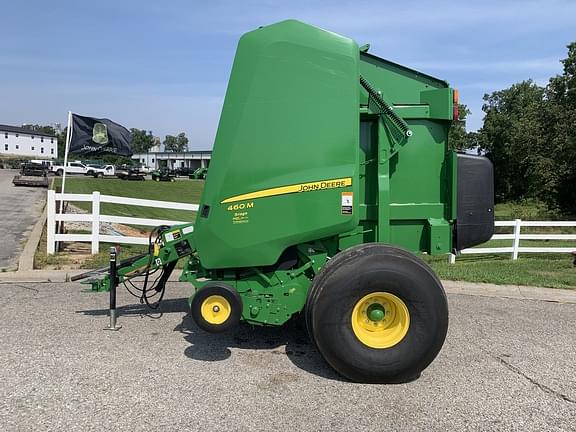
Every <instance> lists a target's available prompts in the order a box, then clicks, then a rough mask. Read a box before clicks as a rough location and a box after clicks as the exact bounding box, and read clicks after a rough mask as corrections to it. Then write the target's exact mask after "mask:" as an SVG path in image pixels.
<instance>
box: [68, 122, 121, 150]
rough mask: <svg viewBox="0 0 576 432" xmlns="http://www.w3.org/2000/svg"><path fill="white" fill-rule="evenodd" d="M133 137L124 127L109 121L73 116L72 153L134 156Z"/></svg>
mask: <svg viewBox="0 0 576 432" xmlns="http://www.w3.org/2000/svg"><path fill="white" fill-rule="evenodd" d="M131 144H132V135H131V134H130V132H129V131H128V129H126V128H125V127H124V126H120V125H119V124H118V123H114V122H113V121H111V120H108V119H97V118H93V117H84V116H79V115H77V114H72V138H71V139H70V153H75V154H90V155H94V156H97V155H101V154H107V153H108V154H110V153H111V154H116V155H122V156H132V148H131Z"/></svg>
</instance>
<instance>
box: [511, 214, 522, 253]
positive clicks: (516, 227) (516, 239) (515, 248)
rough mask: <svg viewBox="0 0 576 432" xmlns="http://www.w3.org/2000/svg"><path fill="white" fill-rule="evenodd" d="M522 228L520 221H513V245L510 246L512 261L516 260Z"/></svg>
mask: <svg viewBox="0 0 576 432" xmlns="http://www.w3.org/2000/svg"><path fill="white" fill-rule="evenodd" d="M521 227H522V220H521V219H515V220H514V243H513V244H512V259H513V260H517V259H518V248H519V247H520V228H521Z"/></svg>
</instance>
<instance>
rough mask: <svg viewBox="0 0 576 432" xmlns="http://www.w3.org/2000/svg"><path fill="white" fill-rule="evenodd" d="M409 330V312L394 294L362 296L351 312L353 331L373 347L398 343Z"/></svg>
mask: <svg viewBox="0 0 576 432" xmlns="http://www.w3.org/2000/svg"><path fill="white" fill-rule="evenodd" d="M409 327H410V312H408V308H407V307H406V304H405V303H404V302H403V301H402V300H401V299H400V298H398V297H396V296H395V295H394V294H390V293H387V292H373V293H370V294H367V295H365V296H364V297H362V298H361V299H360V300H359V301H358V302H357V303H356V305H355V306H354V309H353V310H352V330H353V331H354V334H355V335H356V337H357V338H358V340H359V341H360V342H362V343H363V344H364V345H366V346H369V347H370V348H376V349H383V348H390V347H393V346H394V345H396V344H398V343H399V342H400V341H401V340H402V339H404V336H406V333H408V328H409Z"/></svg>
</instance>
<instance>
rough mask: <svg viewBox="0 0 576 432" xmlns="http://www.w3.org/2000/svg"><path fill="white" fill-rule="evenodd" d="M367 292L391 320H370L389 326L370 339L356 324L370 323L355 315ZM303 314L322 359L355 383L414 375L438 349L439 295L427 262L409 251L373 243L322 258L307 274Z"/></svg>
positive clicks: (444, 321)
mask: <svg viewBox="0 0 576 432" xmlns="http://www.w3.org/2000/svg"><path fill="white" fill-rule="evenodd" d="M365 299H368V300H365ZM370 299H379V300H378V301H379V302H381V304H384V305H386V307H383V310H385V313H383V314H382V316H386V317H391V318H388V319H392V320H393V322H392V324H394V325H393V326H390V325H389V324H386V321H385V320H384V319H383V318H381V319H382V320H383V321H382V323H379V324H376V326H378V325H383V326H384V327H386V326H388V327H387V329H385V330H384V331H385V332H388V333H377V335H386V337H384V336H377V337H376V339H374V334H375V333H374V332H373V331H371V329H374V327H370V330H368V331H366V330H365V329H363V327H365V326H371V325H373V324H374V322H372V321H368V320H366V321H364V320H363V319H364V318H365V317H364V316H363V315H361V312H362V310H364V311H365V310H366V308H365V305H366V304H367V303H365V301H376V300H370ZM368 310H369V308H368ZM362 313H365V312H362ZM305 314H306V321H307V328H308V331H309V333H310V335H311V339H312V340H313V341H314V343H315V345H316V347H317V349H318V351H319V352H320V353H321V354H322V356H323V357H324V359H325V360H326V362H327V363H328V364H330V365H331V366H332V367H333V368H334V369H335V370H336V371H337V372H339V373H340V374H341V375H343V376H345V377H346V378H348V379H350V380H352V381H356V382H365V383H401V382H407V381H410V380H412V379H414V378H417V377H418V376H419V375H420V373H421V372H422V371H423V370H424V369H425V368H426V367H427V366H428V365H429V364H430V363H431V362H432V361H433V360H434V358H436V356H437V355H438V353H439V352H440V349H441V348H442V345H443V343H444V340H445V338H446V333H447V330H448V303H447V299H446V294H445V293H444V289H443V288H442V284H441V283H440V281H439V280H438V278H437V277H436V275H435V274H434V272H433V271H432V270H431V269H430V267H428V265H427V264H426V263H424V262H423V261H422V260H420V259H419V258H418V257H416V256H414V255H413V254H411V253H410V252H407V251H405V250H403V249H400V248H397V247H393V246H388V245H383V244H378V243H370V244H363V245H359V246H355V247H352V248H349V249H346V250H344V251H342V252H340V253H339V254H337V255H336V256H334V257H333V258H332V259H331V260H330V261H328V263H327V264H326V265H325V266H324V267H323V268H322V270H321V271H320V274H318V276H317V277H316V278H315V279H314V281H313V284H312V287H311V288H310V291H309V296H308V301H307V304H306V311H305ZM366 317H367V316H366ZM396 317H398V319H397V318H396ZM402 317H404V321H402ZM360 318H362V320H360ZM353 321H354V323H353ZM364 322H366V323H367V324H364ZM366 328H368V327H366ZM378 338H380V339H378ZM374 341H376V342H374ZM374 344H375V345H374Z"/></svg>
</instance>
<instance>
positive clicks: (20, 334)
mask: <svg viewBox="0 0 576 432" xmlns="http://www.w3.org/2000/svg"><path fill="white" fill-rule="evenodd" d="M188 291H189V287H188V286H187V285H186V284H179V283H171V284H170V286H169V289H168V292H167V301H166V302H165V303H164V306H163V308H162V310H161V313H156V314H149V313H147V311H146V309H145V308H144V307H142V306H141V305H140V304H138V300H136V299H134V298H133V297H129V296H128V294H127V293H126V292H125V291H124V290H122V291H120V292H119V299H118V304H119V305H127V306H123V307H122V308H121V313H122V316H121V317H120V319H119V323H120V324H122V325H123V328H122V329H121V330H120V331H118V332H106V331H103V330H102V329H103V328H104V327H105V326H106V325H107V323H108V318H107V315H106V314H107V311H106V309H105V308H106V305H107V295H106V294H95V293H90V292H86V291H83V290H82V286H80V285H79V284H75V283H61V284H53V283H24V282H21V283H16V282H4V283H2V284H0V292H1V296H0V314H1V315H2V317H3V325H2V326H1V327H0V340H2V344H1V345H0V358H1V359H2V368H0V382H1V383H2V385H1V386H0V427H1V429H2V430H5V431H13V430H78V431H87V430H102V431H111V430H131V431H155V430H161V431H183V430H202V431H210V430H221V431H256V430H261V431H271V430H272V431H291V432H294V431H324V430H326V431H340V430H342V431H349V430H358V431H360V430H361V431H383V430H386V431H396V430H402V431H404V430H425V431H444V432H445V431H456V430H486V431H497V430H521V431H542V430H546V431H551V430H556V431H574V430H576V371H575V363H576V361H575V359H576V304H558V303H551V302H544V301H535V300H515V299H501V298H493V297H476V296H469V295H463V294H450V295H449V302H450V312H451V318H450V329H449V333H448V338H447V341H446V344H445V346H444V348H443V350H442V351H441V353H440V355H439V357H438V358H437V359H436V361H435V362H433V363H432V365H431V366H430V367H429V368H428V369H427V370H425V371H424V373H423V374H422V376H421V377H420V378H419V379H417V380H416V381H413V382H410V383H407V384H401V385H364V384H355V383H350V382H347V381H345V380H343V379H341V378H340V377H339V376H338V375H337V374H336V373H334V372H333V371H332V370H331V369H330V368H329V367H328V366H327V365H326V364H325V363H324V361H323V360H322V358H321V357H320V356H319V355H318V353H317V352H316V351H315V349H314V347H313V346H311V344H310V343H309V342H308V339H307V337H306V333H305V331H304V329H303V328H302V327H301V325H299V324H298V323H292V324H290V325H288V326H286V327H283V328H278V329H274V328H259V327H254V328H252V327H249V326H243V327H241V328H240V329H239V330H238V331H237V332H235V333H233V334H231V335H209V334H206V333H204V332H202V331H200V330H199V329H198V328H197V327H196V326H195V325H194V323H193V322H192V321H191V319H190V317H189V315H188V314H187V312H186V310H187V305H186V300H185V297H186V295H187V294H188Z"/></svg>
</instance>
